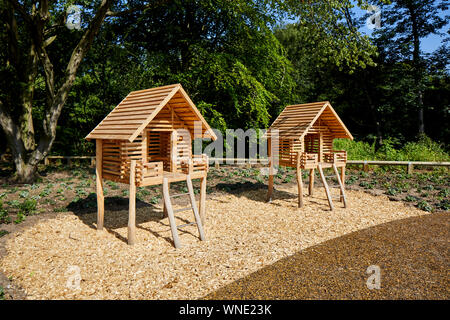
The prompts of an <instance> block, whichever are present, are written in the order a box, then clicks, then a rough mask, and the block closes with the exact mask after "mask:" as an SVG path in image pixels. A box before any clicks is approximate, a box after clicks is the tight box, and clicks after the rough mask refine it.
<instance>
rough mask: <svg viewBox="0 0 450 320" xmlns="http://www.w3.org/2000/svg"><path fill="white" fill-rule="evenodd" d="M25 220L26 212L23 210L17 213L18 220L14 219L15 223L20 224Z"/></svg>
mask: <svg viewBox="0 0 450 320" xmlns="http://www.w3.org/2000/svg"><path fill="white" fill-rule="evenodd" d="M24 221H25V214H24V213H23V212H21V211H19V212H18V213H17V216H16V220H14V223H15V224H19V223H22V222H24Z"/></svg>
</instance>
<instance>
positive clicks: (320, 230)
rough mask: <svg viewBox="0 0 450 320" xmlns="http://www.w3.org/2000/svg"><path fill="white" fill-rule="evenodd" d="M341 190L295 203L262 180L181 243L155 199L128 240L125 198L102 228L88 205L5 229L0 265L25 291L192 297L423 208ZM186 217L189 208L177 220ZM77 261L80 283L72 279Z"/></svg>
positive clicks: (222, 199) (284, 189) (228, 197)
mask: <svg viewBox="0 0 450 320" xmlns="http://www.w3.org/2000/svg"><path fill="white" fill-rule="evenodd" d="M241 189H242V188H241ZM333 196H334V198H337V197H338V190H336V189H333ZM347 196H348V202H349V205H350V207H349V208H347V209H343V208H342V205H341V204H338V203H336V205H335V207H336V208H335V210H334V211H333V212H330V211H329V207H328V204H327V200H326V197H325V194H324V192H323V190H322V189H321V188H320V189H319V188H317V189H316V191H315V195H314V196H313V197H306V198H305V206H304V208H302V209H301V210H298V209H297V194H296V188H295V187H288V186H282V185H279V186H277V190H275V193H274V201H273V202H272V203H271V204H268V203H266V202H265V201H264V200H265V189H264V190H262V189H260V188H259V189H255V190H245V189H243V190H240V188H237V189H236V190H233V192H232V193H221V194H216V195H214V196H211V195H209V196H208V200H207V207H208V209H207V219H206V224H205V227H206V237H207V240H206V241H204V242H202V241H199V239H198V232H197V230H196V228H195V226H188V227H186V228H185V229H183V231H181V232H180V239H181V242H182V244H183V248H181V249H179V250H176V249H174V247H173V244H172V241H171V236H170V228H169V224H168V221H167V218H162V213H161V207H160V206H159V205H157V204H155V205H142V206H140V207H138V209H137V219H136V220H137V235H136V236H137V244H136V245H135V246H132V247H131V246H128V245H127V244H126V235H127V218H128V217H127V211H126V209H125V208H123V207H121V206H118V207H114V206H112V207H108V206H107V208H106V212H105V227H106V231H104V232H98V231H96V230H95V220H96V219H95V212H93V211H94V210H91V211H89V210H87V211H86V212H83V213H78V214H73V213H64V214H58V215H57V216H56V217H55V218H52V219H49V220H45V221H41V222H39V223H37V224H35V225H34V226H29V227H27V228H25V229H24V230H22V231H20V232H17V233H12V234H9V235H6V236H5V240H6V241H7V243H6V254H5V255H4V256H3V258H2V260H1V261H0V267H1V269H2V270H3V272H4V273H5V274H6V275H7V276H8V277H11V278H12V281H13V283H14V284H16V285H17V286H19V287H22V288H23V289H24V291H25V292H26V294H27V298H29V299H196V298H201V297H203V296H205V295H206V294H208V293H211V292H213V291H216V290H217V289H219V288H220V287H222V286H224V285H227V284H230V283H232V282H233V281H236V280H238V279H240V278H242V277H244V276H246V275H249V274H251V273H252V272H255V271H257V270H258V269H261V268H263V267H264V266H268V265H271V264H273V263H274V262H276V261H278V260H280V259H282V258H285V257H287V256H289V255H292V254H294V253H296V252H298V251H300V250H304V249H306V248H308V247H311V246H314V245H317V244H319V243H322V242H324V241H327V240H330V239H334V238H337V237H340V236H343V235H346V234H349V233H351V232H355V231H358V230H361V229H365V228H368V227H372V226H375V225H378V224H381V223H386V222H389V221H394V220H398V219H403V218H407V217H415V216H420V215H424V214H427V213H426V212H424V211H421V210H418V209H416V208H414V207H407V206H405V205H404V204H403V203H402V202H393V201H389V200H388V199H387V197H386V196H378V197H375V196H371V195H368V194H367V193H364V192H361V191H353V190H349V191H348V195H347ZM192 220H193V219H192V214H191V213H188V214H184V215H182V216H181V218H178V219H177V223H178V224H184V223H186V222H188V221H192ZM73 267H75V269H74V268H73ZM76 268H79V270H80V277H81V282H80V286H79V289H73V287H72V286H71V285H70V283H71V282H70V279H71V277H72V276H74V274H73V270H76ZM72 279H73V278H72ZM68 280H69V283H68Z"/></svg>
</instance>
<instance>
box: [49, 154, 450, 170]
mask: <svg viewBox="0 0 450 320" xmlns="http://www.w3.org/2000/svg"><path fill="white" fill-rule="evenodd" d="M46 159H48V160H49V161H45V163H49V162H50V161H51V160H55V159H61V160H67V161H68V162H69V163H68V164H69V165H70V164H71V163H72V161H73V160H79V159H80V160H86V159H89V160H90V163H91V166H95V157H92V156H69V157H66V156H48V157H47V158H46ZM208 163H214V164H215V167H216V168H219V167H220V164H233V165H235V164H237V165H247V166H251V165H253V164H262V165H268V163H269V160H268V159H267V158H252V159H248V158H216V157H212V158H208ZM347 165H362V166H363V169H364V170H365V171H368V170H369V166H371V165H377V166H404V167H407V172H409V173H411V172H413V169H414V167H418V166H428V167H450V162H432V161H378V160H347Z"/></svg>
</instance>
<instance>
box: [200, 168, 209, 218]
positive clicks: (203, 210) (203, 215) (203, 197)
mask: <svg viewBox="0 0 450 320" xmlns="http://www.w3.org/2000/svg"><path fill="white" fill-rule="evenodd" d="M206 180H207V178H206V174H205V176H204V177H203V178H201V179H200V200H199V207H200V208H199V211H200V218H201V220H202V223H203V224H205V219H206Z"/></svg>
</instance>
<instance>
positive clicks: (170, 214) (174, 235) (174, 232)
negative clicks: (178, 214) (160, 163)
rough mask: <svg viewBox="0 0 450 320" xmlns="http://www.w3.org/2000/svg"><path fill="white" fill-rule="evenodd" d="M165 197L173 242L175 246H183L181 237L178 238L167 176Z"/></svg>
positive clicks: (164, 184)
mask: <svg viewBox="0 0 450 320" xmlns="http://www.w3.org/2000/svg"><path fill="white" fill-rule="evenodd" d="M163 197H164V204H165V205H166V210H167V216H168V217H169V224H170V230H171V232H172V238H173V244H174V245H175V248H181V243H180V239H179V238H178V230H177V226H176V224H175V223H176V222H175V217H174V215H173V208H172V203H171V202H170V194H169V180H168V179H167V178H164V179H163Z"/></svg>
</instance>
